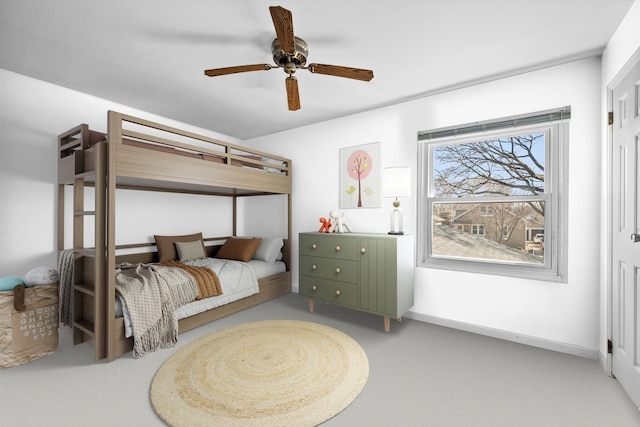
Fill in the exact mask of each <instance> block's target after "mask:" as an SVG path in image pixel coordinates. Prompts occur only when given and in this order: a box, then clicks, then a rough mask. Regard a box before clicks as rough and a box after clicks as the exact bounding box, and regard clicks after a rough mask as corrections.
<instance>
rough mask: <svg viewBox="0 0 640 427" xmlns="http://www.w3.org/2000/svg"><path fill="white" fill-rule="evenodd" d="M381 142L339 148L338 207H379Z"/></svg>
mask: <svg viewBox="0 0 640 427" xmlns="http://www.w3.org/2000/svg"><path fill="white" fill-rule="evenodd" d="M380 160H381V159H380V143H379V142H374V143H371V144H364V145H356V146H354V147H346V148H341V149H340V208H341V209H358V208H379V207H380V204H381V203H380V201H381V187H380V173H381V170H382V168H381V166H380V164H381V162H380Z"/></svg>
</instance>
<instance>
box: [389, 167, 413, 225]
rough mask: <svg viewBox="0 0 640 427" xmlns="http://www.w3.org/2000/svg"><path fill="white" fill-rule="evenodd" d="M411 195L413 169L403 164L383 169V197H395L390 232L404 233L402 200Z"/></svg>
mask: <svg viewBox="0 0 640 427" xmlns="http://www.w3.org/2000/svg"><path fill="white" fill-rule="evenodd" d="M410 195H411V169H409V168H408V167H403V166H394V167H389V168H385V169H383V171H382V197H385V198H394V199H395V200H394V201H393V210H392V211H391V230H390V231H389V234H404V232H403V231H402V209H400V200H398V199H407V198H409V196H410Z"/></svg>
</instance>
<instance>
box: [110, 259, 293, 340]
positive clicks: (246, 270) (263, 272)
mask: <svg viewBox="0 0 640 427" xmlns="http://www.w3.org/2000/svg"><path fill="white" fill-rule="evenodd" d="M184 263H185V264H187V265H191V266H196V267H206V268H209V269H210V270H212V271H213V272H214V273H216V275H217V276H218V279H219V281H220V285H221V288H222V294H221V295H218V296H213V297H208V298H203V299H199V300H195V301H192V302H190V303H187V304H185V305H182V306H180V307H179V308H178V309H177V311H176V316H177V318H178V319H184V318H187V317H191V316H195V315H196V314H199V313H203V312H205V311H208V310H211V309H214V308H216V307H221V306H223V305H226V304H229V303H232V302H234V301H238V300H240V299H243V298H246V297H249V296H251V295H254V294H257V293H258V292H259V285H258V280H259V279H261V278H264V277H269V276H273V275H276V274H280V273H283V272H285V271H286V269H287V267H286V264H285V263H284V262H282V261H276V262H275V263H269V262H265V261H259V260H250V261H249V262H247V263H245V262H241V261H231V260H226V259H218V258H201V259H196V260H192V261H185V262H184ZM115 304H116V317H123V318H124V325H125V337H127V338H129V337H131V336H133V330H132V327H131V319H130V316H129V312H128V310H127V307H126V304H125V303H124V300H123V299H122V298H121V297H120V296H119V295H116V301H115Z"/></svg>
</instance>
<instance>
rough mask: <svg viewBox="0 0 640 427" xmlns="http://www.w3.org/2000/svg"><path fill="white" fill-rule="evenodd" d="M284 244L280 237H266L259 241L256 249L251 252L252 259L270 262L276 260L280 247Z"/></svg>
mask: <svg viewBox="0 0 640 427" xmlns="http://www.w3.org/2000/svg"><path fill="white" fill-rule="evenodd" d="M283 246H284V241H283V240H282V238H281V237H266V238H263V239H262V242H260V246H258V250H256V253H255V254H253V257H252V259H257V260H260V261H266V262H268V263H270V264H273V263H274V262H276V259H277V258H278V254H280V249H282V247H283Z"/></svg>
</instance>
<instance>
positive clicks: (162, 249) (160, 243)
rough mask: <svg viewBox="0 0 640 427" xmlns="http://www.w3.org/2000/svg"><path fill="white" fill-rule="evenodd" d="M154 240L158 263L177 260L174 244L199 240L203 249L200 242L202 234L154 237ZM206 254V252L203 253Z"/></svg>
mask: <svg viewBox="0 0 640 427" xmlns="http://www.w3.org/2000/svg"><path fill="white" fill-rule="evenodd" d="M153 237H154V239H155V240H156V246H157V247H158V262H167V261H175V260H177V259H178V253H177V252H176V246H175V245H174V243H175V242H193V241H194V240H200V241H201V242H202V250H203V251H205V249H204V242H203V241H202V233H196V234H185V235H183V236H158V235H154V236H153ZM205 253H206V251H205Z"/></svg>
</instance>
